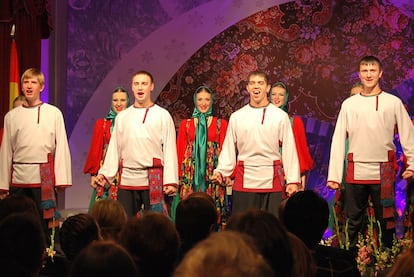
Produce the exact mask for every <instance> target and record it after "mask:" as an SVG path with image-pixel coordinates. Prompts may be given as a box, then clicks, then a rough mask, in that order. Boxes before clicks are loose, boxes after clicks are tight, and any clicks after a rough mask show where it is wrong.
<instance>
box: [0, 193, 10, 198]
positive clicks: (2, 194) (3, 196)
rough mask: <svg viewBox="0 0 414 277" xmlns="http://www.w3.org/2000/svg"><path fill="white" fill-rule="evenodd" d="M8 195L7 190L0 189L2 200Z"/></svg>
mask: <svg viewBox="0 0 414 277" xmlns="http://www.w3.org/2000/svg"><path fill="white" fill-rule="evenodd" d="M8 195H9V192H8V191H0V200H3V199H4V198H6V197H7V196H8Z"/></svg>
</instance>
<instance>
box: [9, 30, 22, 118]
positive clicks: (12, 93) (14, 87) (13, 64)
mask: <svg viewBox="0 0 414 277" xmlns="http://www.w3.org/2000/svg"><path fill="white" fill-rule="evenodd" d="M15 35H16V26H15V24H13V26H12V28H11V32H10V36H11V37H12V42H11V47H10V65H9V67H10V78H9V82H10V83H9V109H10V110H11V109H12V108H13V102H14V99H15V98H16V97H17V96H19V95H20V80H19V79H20V73H19V59H18V55H17V46H16V41H15Z"/></svg>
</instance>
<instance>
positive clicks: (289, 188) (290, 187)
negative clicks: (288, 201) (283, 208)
mask: <svg viewBox="0 0 414 277" xmlns="http://www.w3.org/2000/svg"><path fill="white" fill-rule="evenodd" d="M285 191H286V194H287V196H288V197H291V196H292V195H294V194H295V193H297V192H298V191H299V184H287V185H286V188H285Z"/></svg>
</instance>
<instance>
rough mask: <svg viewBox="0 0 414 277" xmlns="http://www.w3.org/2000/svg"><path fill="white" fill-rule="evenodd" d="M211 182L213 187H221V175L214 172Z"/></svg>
mask: <svg viewBox="0 0 414 277" xmlns="http://www.w3.org/2000/svg"><path fill="white" fill-rule="evenodd" d="M211 181H212V182H213V184H215V185H221V184H222V183H223V175H221V173H219V172H216V173H214V175H213V177H211Z"/></svg>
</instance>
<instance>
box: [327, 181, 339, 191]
mask: <svg viewBox="0 0 414 277" xmlns="http://www.w3.org/2000/svg"><path fill="white" fill-rule="evenodd" d="M326 186H327V187H328V188H330V189H334V190H339V189H340V188H341V187H340V186H339V184H338V183H337V182H332V181H328V183H327V184H326Z"/></svg>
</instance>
